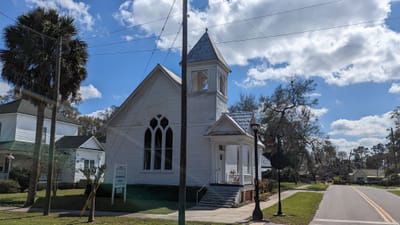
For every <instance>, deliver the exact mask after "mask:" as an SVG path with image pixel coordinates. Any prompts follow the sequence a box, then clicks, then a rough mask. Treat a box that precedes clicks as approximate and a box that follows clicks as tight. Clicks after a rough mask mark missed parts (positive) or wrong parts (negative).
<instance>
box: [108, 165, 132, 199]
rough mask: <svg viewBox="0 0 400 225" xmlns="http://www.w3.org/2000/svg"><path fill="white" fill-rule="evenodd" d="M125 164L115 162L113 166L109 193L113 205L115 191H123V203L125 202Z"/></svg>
mask: <svg viewBox="0 0 400 225" xmlns="http://www.w3.org/2000/svg"><path fill="white" fill-rule="evenodd" d="M127 171H128V170H127V165H125V164H117V165H115V167H114V177H113V187H112V194H111V205H114V196H115V193H117V194H120V193H122V192H124V203H125V202H126V175H127Z"/></svg>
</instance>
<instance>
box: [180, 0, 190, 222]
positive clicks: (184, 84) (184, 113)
mask: <svg viewBox="0 0 400 225" xmlns="http://www.w3.org/2000/svg"><path fill="white" fill-rule="evenodd" d="M182 2H183V7H182V87H181V152H180V165H179V218H178V224H179V225H184V224H185V210H186V155H187V154H186V147H187V140H186V138H187V91H186V89H187V82H186V80H187V43H188V41H187V4H188V3H187V0H183V1H182Z"/></svg>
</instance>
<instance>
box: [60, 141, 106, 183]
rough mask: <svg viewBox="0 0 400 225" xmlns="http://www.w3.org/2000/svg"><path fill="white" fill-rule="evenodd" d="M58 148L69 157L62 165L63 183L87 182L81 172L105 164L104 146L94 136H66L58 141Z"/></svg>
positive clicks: (61, 175) (61, 180) (61, 178)
mask: <svg viewBox="0 0 400 225" xmlns="http://www.w3.org/2000/svg"><path fill="white" fill-rule="evenodd" d="M56 147H57V151H59V152H61V153H63V154H64V155H66V156H67V157H66V159H67V160H66V161H64V162H62V163H60V167H61V168H59V171H60V174H59V182H61V183H69V184H71V183H78V182H79V181H81V180H86V178H85V176H83V173H82V172H81V170H85V169H89V168H95V167H96V168H98V167H100V166H102V165H103V164H104V163H105V158H104V157H105V153H104V148H103V145H102V144H101V143H100V142H99V141H98V140H97V138H96V137H94V136H64V137H62V138H60V139H59V140H58V141H57V143H56Z"/></svg>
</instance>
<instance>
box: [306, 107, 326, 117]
mask: <svg viewBox="0 0 400 225" xmlns="http://www.w3.org/2000/svg"><path fill="white" fill-rule="evenodd" d="M310 109H311V113H312V114H313V115H314V116H315V117H317V118H320V117H321V116H323V115H325V114H326V113H327V112H328V111H329V110H328V109H327V108H320V109H316V108H310Z"/></svg>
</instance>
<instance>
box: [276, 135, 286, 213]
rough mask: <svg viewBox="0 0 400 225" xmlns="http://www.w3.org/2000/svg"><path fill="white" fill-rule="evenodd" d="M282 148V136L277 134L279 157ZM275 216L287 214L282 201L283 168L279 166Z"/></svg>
mask: <svg viewBox="0 0 400 225" xmlns="http://www.w3.org/2000/svg"><path fill="white" fill-rule="evenodd" d="M281 148H282V142H281V136H280V135H278V136H277V154H278V157H280V156H281V154H280V153H281ZM274 216H285V214H283V213H282V202H281V168H278V212H277V213H276V214H275V215H274Z"/></svg>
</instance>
